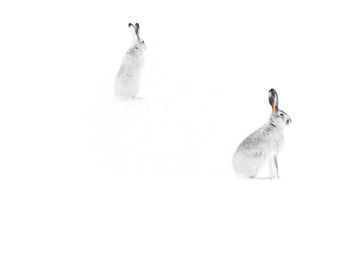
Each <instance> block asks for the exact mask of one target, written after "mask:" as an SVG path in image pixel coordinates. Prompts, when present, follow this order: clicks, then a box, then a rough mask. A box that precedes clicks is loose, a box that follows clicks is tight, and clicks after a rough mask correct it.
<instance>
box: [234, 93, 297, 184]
mask: <svg viewBox="0 0 350 263" xmlns="http://www.w3.org/2000/svg"><path fill="white" fill-rule="evenodd" d="M269 102H270V105H271V107H272V113H271V116H270V119H269V121H268V122H267V123H265V124H264V125H263V126H262V127H261V128H260V129H258V130H257V131H255V132H254V133H253V134H251V135H249V136H248V137H247V138H246V139H245V140H244V141H243V142H242V143H241V144H240V145H239V146H238V148H237V150H236V152H235V154H234V157H233V168H234V170H235V172H236V173H237V174H240V175H243V176H244V177H245V178H257V175H258V172H259V170H260V169H261V168H262V167H263V165H264V164H265V163H266V162H268V164H269V167H270V173H271V176H270V177H268V178H279V174H278V164H277V155H278V153H279V151H280V150H281V148H282V146H283V143H284V137H283V130H284V128H285V127H286V126H287V125H288V124H290V122H291V121H292V120H291V118H290V117H289V116H288V114H287V113H285V112H284V111H282V110H280V109H279V108H278V96H277V92H276V91H275V90H274V89H271V90H270V91H269Z"/></svg>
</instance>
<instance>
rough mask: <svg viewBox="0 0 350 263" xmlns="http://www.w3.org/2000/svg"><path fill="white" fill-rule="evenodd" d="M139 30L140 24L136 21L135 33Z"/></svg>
mask: <svg viewBox="0 0 350 263" xmlns="http://www.w3.org/2000/svg"><path fill="white" fill-rule="evenodd" d="M139 30H140V25H139V23H136V24H135V33H136V35H139Z"/></svg>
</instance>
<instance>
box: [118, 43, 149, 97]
mask: <svg viewBox="0 0 350 263" xmlns="http://www.w3.org/2000/svg"><path fill="white" fill-rule="evenodd" d="M141 41H142V40H136V41H135V42H134V44H133V45H132V47H131V48H130V49H129V50H128V51H127V52H126V54H125V56H124V58H123V62H122V64H121V66H120V69H119V72H118V74H117V76H116V80H115V84H114V91H115V95H116V96H117V97H121V98H124V99H130V98H135V96H136V95H137V93H138V91H139V85H140V75H141V70H142V66H143V61H144V57H143V50H144V48H145V47H144V44H143V42H141Z"/></svg>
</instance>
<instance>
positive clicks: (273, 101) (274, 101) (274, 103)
mask: <svg viewBox="0 0 350 263" xmlns="http://www.w3.org/2000/svg"><path fill="white" fill-rule="evenodd" d="M269 102H270V105H271V107H272V111H273V112H276V111H277V110H278V95H277V92H276V91H275V90H274V89H270V90H269Z"/></svg>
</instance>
